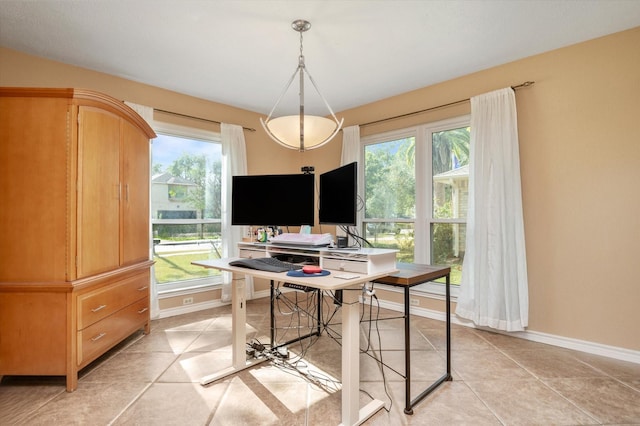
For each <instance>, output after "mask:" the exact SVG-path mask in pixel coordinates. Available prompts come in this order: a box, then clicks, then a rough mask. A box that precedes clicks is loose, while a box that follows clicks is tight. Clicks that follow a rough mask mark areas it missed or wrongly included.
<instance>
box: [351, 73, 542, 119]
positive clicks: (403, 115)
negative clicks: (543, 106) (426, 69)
mask: <svg viewBox="0 0 640 426" xmlns="http://www.w3.org/2000/svg"><path fill="white" fill-rule="evenodd" d="M534 83H535V81H525V82H524V83H521V84H518V85H517V86H511V88H512V89H513V90H516V89H520V88H522V87H529V86H533V84H534ZM470 100H471V98H467V99H461V100H459V101H454V102H449V103H448V104H442V105H438V106H434V107H430V108H426V109H421V110H420V111H413V112H408V113H406V114H400V115H395V116H393V117H387V118H381V119H380V120H375V121H370V122H368V123H364V124H360V126H361V127H362V126H369V125H371V124H378V123H382V122H385V121H390V120H395V119H397V118H404V117H409V116H412V115H416V114H422V113H423V112H427V111H433V110H435V109H440V108H446V107H449V106H453V105H458V104H462V103H465V102H469V101H470Z"/></svg>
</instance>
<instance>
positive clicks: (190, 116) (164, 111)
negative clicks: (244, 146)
mask: <svg viewBox="0 0 640 426" xmlns="http://www.w3.org/2000/svg"><path fill="white" fill-rule="evenodd" d="M153 110H154V111H158V112H163V113H165V114H171V115H177V116H178V117H185V118H193V119H194V120H200V121H206V122H207V123H215V124H222V123H221V122H219V121H216V120H209V119H208V118H201V117H194V116H193V115H187V114H181V113H179V112H173V111H166V110H164V109H157V108H154V109H153ZM242 128H243V129H244V130H248V131H250V132H255V131H256V129H253V128H251V127H244V126H243V127H242Z"/></svg>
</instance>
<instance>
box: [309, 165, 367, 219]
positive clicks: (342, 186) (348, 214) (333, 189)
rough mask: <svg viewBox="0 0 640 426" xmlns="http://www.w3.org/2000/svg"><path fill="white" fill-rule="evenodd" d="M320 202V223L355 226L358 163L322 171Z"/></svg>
mask: <svg viewBox="0 0 640 426" xmlns="http://www.w3.org/2000/svg"><path fill="white" fill-rule="evenodd" d="M319 202H320V209H319V214H318V222H319V223H321V224H327V225H345V226H355V225H356V214H357V205H358V163H356V162H353V163H349V164H346V165H344V166H342V167H338V168H337V169H334V170H331V171H328V172H326V173H322V174H321V175H320V189H319Z"/></svg>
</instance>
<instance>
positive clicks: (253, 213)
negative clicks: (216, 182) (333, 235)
mask: <svg viewBox="0 0 640 426" xmlns="http://www.w3.org/2000/svg"><path fill="white" fill-rule="evenodd" d="M314 191H315V176H314V175H313V174H291V175H249V176H233V178H232V185H231V224H232V225H249V226H253V225H255V226H271V225H274V226H301V225H310V226H313V224H314V219H315V216H314V213H315V203H314V200H315V192H314Z"/></svg>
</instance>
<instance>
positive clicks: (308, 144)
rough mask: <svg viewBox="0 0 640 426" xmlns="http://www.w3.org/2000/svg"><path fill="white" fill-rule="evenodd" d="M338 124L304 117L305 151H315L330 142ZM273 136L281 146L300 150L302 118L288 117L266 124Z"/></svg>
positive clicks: (315, 117)
mask: <svg viewBox="0 0 640 426" xmlns="http://www.w3.org/2000/svg"><path fill="white" fill-rule="evenodd" d="M337 125H338V124H337V123H336V122H335V121H333V120H330V119H328V118H325V117H319V116H316V115H305V116H304V149H305V150H306V149H313V148H317V147H319V146H321V145H323V144H324V143H326V142H329V140H330V139H331V138H330V137H331V136H332V134H333V133H334V132H335V131H336V127H337ZM266 126H267V127H268V128H269V131H270V132H271V134H272V135H273V136H274V137H275V138H276V141H277V142H279V143H280V144H281V145H283V146H285V147H287V148H292V149H300V116H299V115H286V116H284V117H278V118H274V119H271V120H269V121H268V122H267V123H266Z"/></svg>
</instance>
